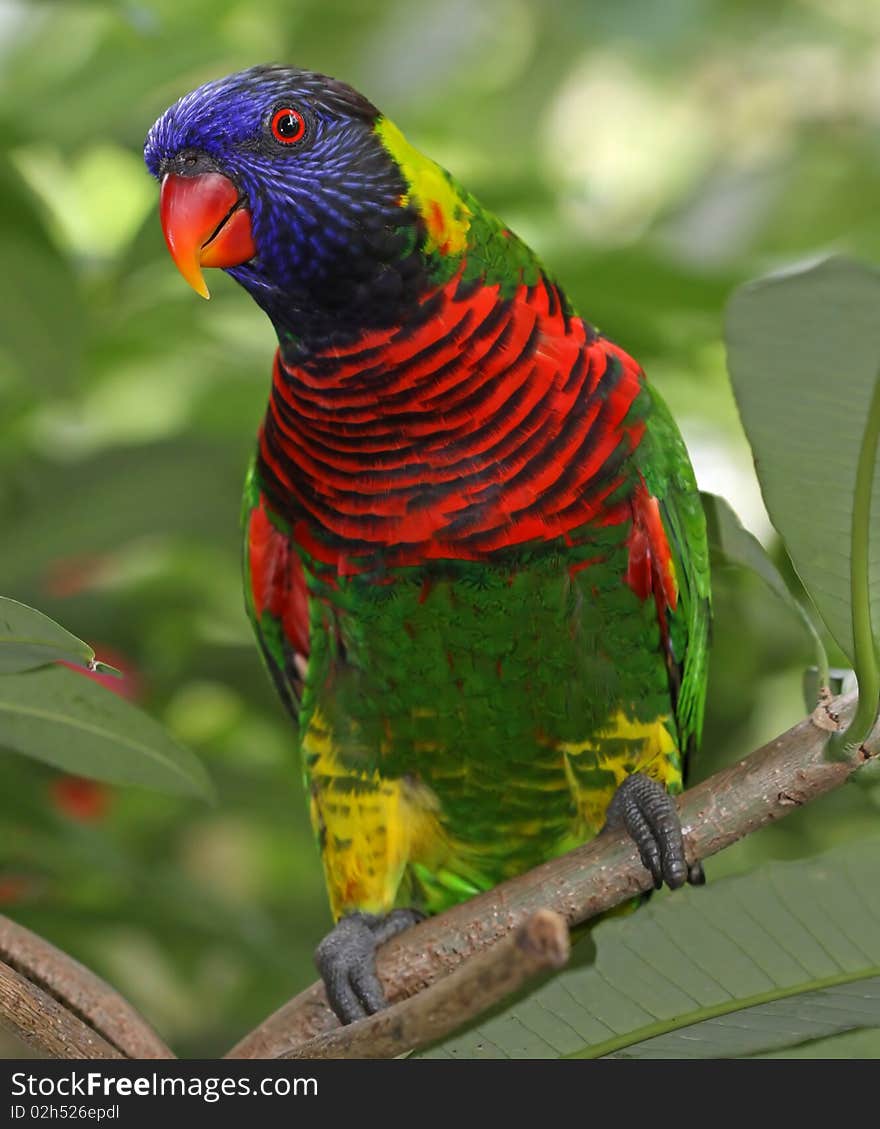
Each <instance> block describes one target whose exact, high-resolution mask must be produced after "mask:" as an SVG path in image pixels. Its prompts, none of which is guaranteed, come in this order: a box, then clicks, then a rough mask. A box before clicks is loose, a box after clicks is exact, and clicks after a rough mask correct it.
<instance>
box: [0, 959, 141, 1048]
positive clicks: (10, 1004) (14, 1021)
mask: <svg viewBox="0 0 880 1129" xmlns="http://www.w3.org/2000/svg"><path fill="white" fill-rule="evenodd" d="M0 1026H3V1027H5V1028H6V1029H7V1031H11V1032H12V1034H13V1035H16V1036H18V1038H19V1039H21V1041H22V1042H23V1043H27V1044H28V1046H30V1047H34V1048H35V1049H36V1050H38V1051H43V1052H44V1053H45V1054H47V1055H51V1056H52V1058H122V1057H123V1055H122V1054H120V1052H119V1051H118V1050H117V1049H116V1047H114V1046H112V1045H111V1044H110V1043H108V1042H107V1040H106V1039H102V1038H101V1036H100V1035H98V1034H97V1033H96V1032H95V1031H93V1030H92V1028H91V1027H89V1025H88V1024H87V1023H83V1021H82V1020H81V1019H78V1018H77V1017H76V1016H75V1015H74V1014H73V1012H70V1011H68V1010H67V1008H66V1007H64V1006H63V1005H62V1004H60V1003H58V1001H57V1000H56V999H53V997H52V996H50V995H49V994H48V993H47V992H44V991H43V989H42V988H38V987H37V986H36V985H35V984H32V983H31V982H30V980H27V979H25V977H24V976H21V975H19V973H17V972H16V971H15V969H14V968H10V967H9V965H8V964H3V963H2V962H0Z"/></svg>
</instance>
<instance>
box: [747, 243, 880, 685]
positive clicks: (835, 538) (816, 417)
mask: <svg viewBox="0 0 880 1129" xmlns="http://www.w3.org/2000/svg"><path fill="white" fill-rule="evenodd" d="M727 353H728V365H729V369H730V377H731V381H732V383H733V389H734V393H735V395H736V400H737V404H738V406H739V410H740V414H741V416H742V421H743V425H744V427H745V430H746V434H747V436H748V439H749V442H750V443H751V446H752V451H753V453H754V457H755V467H756V470H757V472H758V478H759V479H760V482H761V489H762V491H763V494H764V501H765V502H766V505H767V510H768V512H769V514H770V517H771V519H772V521H773V524H774V525H775V526H776V528H777V529H778V530H779V532H780V534H781V536H782V539H783V541H784V542H785V546H786V548H787V550H788V552H789V554H790V556H791V559H792V561H793V563H794V566H795V568H796V569H797V571H798V574H799V576H800V577H801V579H802V581H803V583H804V587H805V588H806V590H807V592H808V593H809V595H810V597H811V599H812V600H813V602H814V603H815V605H816V607H817V609H818V611H819V613H820V615H821V616H822V618H823V619H824V621H825V623H826V625H827V627H828V630H829V631H830V632H831V634H832V635H833V636H834V638H835V639H836V641H837V643H838V644H839V645H840V648H841V649H842V650H843V652H844V654H846V655H847V656H848V657H849V659H850V660H851V661H852V663H853V666H854V667H855V668H856V671H857V672H858V673H859V675H860V678H861V674H862V671H861V670H860V662H859V661H858V658H857V655H856V648H857V636H858V623H857V622H854V614H853V606H854V597H855V599H856V600H857V599H858V590H857V588H858V586H857V585H854V578H853V573H852V568H853V533H854V515H855V514H857V513H858V510H857V505H856V486H857V477H858V470H859V465H860V458H861V461H862V466H863V469H864V468H865V467H868V464H869V462H870V458H869V457H868V456H870V455H873V453H874V452H875V451H876V434H875V433H874V430H873V429H874V427H875V426H876V425H877V423H878V421H877V419H876V416H877V412H878V410H880V401H878V399H877V389H878V374H880V271H877V270H876V269H874V268H873V267H870V266H867V265H865V264H863V263H858V262H854V261H852V260H849V259H845V258H841V257H834V258H830V259H826V260H824V261H822V262H820V263H818V264H814V265H812V266H809V267H807V268H804V269H800V270H794V271H789V272H787V273H782V274H778V275H773V276H771V277H769V278H765V279H761V280H759V281H758V282H753V283H750V284H749V285H747V286H744V287H742V288H741V289H740V290H738V291H737V292H736V293H735V294H734V296H733V298H732V299H731V302H730V305H729V308H728V316H727ZM869 471H870V473H871V479H870V480H869V481H868V482H867V483H866V484H865V485H866V487H867V490H866V494H867V499H868V502H869V506H867V507H865V512H863V513H861V514H860V515H859V517H858V520H857V523H856V526H855V532H856V533H857V534H858V532H859V530H861V531H862V532H863V533H865V531H866V530H869V531H870V534H869V543H868V546H867V550H868V551H867V554H866V556H867V563H866V568H867V567H868V565H869V566H870V575H869V576H868V577H865V578H864V579H865V582H866V583H865V591H866V597H865V604H866V605H869V606H870V610H871V618H872V619H873V623H874V625H875V630H877V626H878V625H880V466H874V465H873V464H872V465H871V466H870V467H869ZM868 509H869V510H870V515H869V513H868ZM865 610H866V612H867V607H866V609H865Z"/></svg>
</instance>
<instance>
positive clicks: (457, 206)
mask: <svg viewBox="0 0 880 1129" xmlns="http://www.w3.org/2000/svg"><path fill="white" fill-rule="evenodd" d="M376 132H377V133H378V134H379V138H380V140H381V142H382V144H383V145H384V146H385V148H386V149H387V150H388V152H389V153H390V154H391V156H392V157H393V158H394V160H395V161H397V163H398V165H399V166H400V169H401V171H402V173H403V175H404V177H405V178H406V182H407V184H408V185H409V192H408V193H407V194H406V196H404V197H403V199H402V200H401V203H402V204H404V205H405V204H408V203H410V202H412V203H413V204H414V205H415V206H416V208H418V210H419V213H420V214H421V216H422V219H423V220H424V221H425V228H426V229H427V233H428V237H427V240H426V241H425V251H426V252H427V253H428V254H431V253H432V252H435V251H438V252H439V253H440V254H441V255H460V254H461V253H462V252H463V251H464V250H465V248H466V247H467V233H468V228H469V227H470V217H471V210H470V208H468V206H467V204H466V203H465V202H464V200H462V198H461V196H460V195H459V193H458V191H457V189H456V188H455V186H454V185H453V183H452V181H451V179H450V177H449V174H448V173H446V172H445V171H444V170H443V169H441V168H440V166H439V165H437V164H435V163H434V162H433V161H431V160H429V159H428V158H427V157H425V156H423V155H422V154H421V153H420V152H419V151H418V149H414V148H413V147H412V145H410V143H409V142H408V141H407V139H406V138H405V137H404V136H403V134H402V133H401V132H400V130H399V129H398V128H397V126H396V125H395V124H394V122H391V121H389V120H388V118H380V119H379V121H378V123H377V124H376Z"/></svg>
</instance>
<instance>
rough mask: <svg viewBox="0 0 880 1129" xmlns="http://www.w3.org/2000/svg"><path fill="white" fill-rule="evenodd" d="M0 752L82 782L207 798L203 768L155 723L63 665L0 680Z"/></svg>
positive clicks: (208, 791)
mask: <svg viewBox="0 0 880 1129" xmlns="http://www.w3.org/2000/svg"><path fill="white" fill-rule="evenodd" d="M0 745H4V746H6V747H7V748H9V749H14V750H15V751H16V752H18V753H23V754H24V755H25V756H30V757H34V758H35V759H37V760H41V761H45V762H47V763H48V764H51V765H55V766H56V767H57V768H61V769H64V771H65V772H71V773H75V774H77V775H80V776H92V777H95V778H96V779H98V780H107V781H110V782H111V783H116V784H140V785H143V786H144V787H145V788H154V789H156V790H157V791H160V792H171V793H174V794H184V795H197V796H203V797H207V796H210V794H211V784H210V781H209V779H208V776H207V773H206V772H205V770H204V768H203V767H202V765H201V764H200V763H199V761H198V760H196V758H195V757H194V756H193V754H192V753H191V752H189V751H188V750H187V749H185V748H183V747H182V746H181V745H178V744H177V742H176V741H175V740H174V739H173V738H172V737H171V736H170V735H169V734H168V733H167V732H166V731H165V729H163V728H162V726H161V725H159V723H158V722H156V721H154V720H153V719H152V718H150V717H148V716H147V715H146V714H145V713H143V712H142V711H141V710H139V709H137V708H136V707H135V706H132V705H131V704H130V703H128V702H126V701H125V700H124V699H122V698H120V697H119V696H118V695H117V694H113V693H111V692H110V691H109V690H106V689H105V688H104V687H103V686H100V685H98V684H97V683H96V682H94V681H93V680H92V679H90V678H86V677H85V676H83V675H81V674H78V673H76V671H73V670H70V669H68V668H67V667H63V666H48V667H42V668H40V669H39V670H30V671H26V672H24V673H21V674H9V675H6V676H4V677H3V678H0Z"/></svg>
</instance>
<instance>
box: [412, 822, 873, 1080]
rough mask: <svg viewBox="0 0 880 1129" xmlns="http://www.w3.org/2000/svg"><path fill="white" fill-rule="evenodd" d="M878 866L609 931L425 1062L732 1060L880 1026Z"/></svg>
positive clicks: (862, 849)
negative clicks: (588, 955) (582, 956)
mask: <svg viewBox="0 0 880 1129" xmlns="http://www.w3.org/2000/svg"><path fill="white" fill-rule="evenodd" d="M878 867H880V839H868V840H862V841H861V842H859V843H854V844H851V845H848V846H846V847H842V848H838V849H836V850H833V851H829V852H828V853H827V854H826V855H823V856H820V857H819V858H816V859H811V860H809V861H804V862H794V863H772V864H770V865H768V866H765V867H763V868H761V869H760V870H758V871H753V872H751V873H749V874H746V875H741V876H737V877H734V878H728V879H721V880H720V881H718V882H716V883H714V884H711V885H709V886H707V887H706V888H705V889H696V890H695V889H688V890H683V891H680V892H677V893H676V894H675V895H673V896H669V897H666V898H663V899H660V900H658V901H656V902H653V903H650V904H648V905H647V906H645V907H644V908H642V909H640V910H639V911H638V912H636V913H634V914H632V915H629V916H626V917H618V918H614V919H611V920H608V921H605V922H603V923H601V924H600V925H598V926H597V927H596V928H595V929H594V930H593V935H592V936H593V940H594V942H595V944H596V957H595V961H594V962H593V963H591V964H588V965H585V966H583V967H571V968H569V969H566V970H565V971H563V972H562V973H560V974H559V975H558V976H555V977H554V978H553V979H551V980H549V981H547V982H546V983H545V984H543V985H542V986H541V987H539V988H537V989H536V990H535V991H533V992H532V993H530V994H529V995H527V996H525V997H524V998H522V999H520V1000H518V1001H517V1002H515V1003H513V1004H512V1005H509V1006H508V1007H506V1008H504V1009H502V1010H500V1011H498V1012H496V1013H495V1014H494V1015H493V1016H492V1017H491V1018H489V1019H484V1020H483V1021H482V1022H480V1023H478V1025H476V1026H474V1027H471V1028H470V1029H469V1030H467V1031H465V1032H463V1033H461V1034H459V1035H456V1036H453V1038H451V1039H449V1040H447V1041H446V1042H444V1043H443V1044H441V1045H439V1046H437V1047H435V1048H433V1049H432V1050H431V1051H429V1052H428V1055H429V1057H462V1058H464V1057H480V1058H559V1057H572V1056H573V1057H584V1058H598V1057H604V1056H611V1055H613V1056H615V1057H628V1058H633V1057H635V1058H705V1057H728V1056H740V1055H748V1054H761V1053H767V1052H770V1051H778V1050H782V1049H784V1048H787V1047H795V1046H799V1045H801V1044H803V1043H806V1042H808V1041H811V1040H816V1039H819V1038H823V1037H826V1036H829V1035H834V1034H838V1033H840V1032H843V1031H854V1030H860V1029H862V1028H870V1027H877V1026H880V887H878V885H877V870H878ZM580 947H581V946H576V948H575V960H577V954H578V949H579V948H580Z"/></svg>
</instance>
